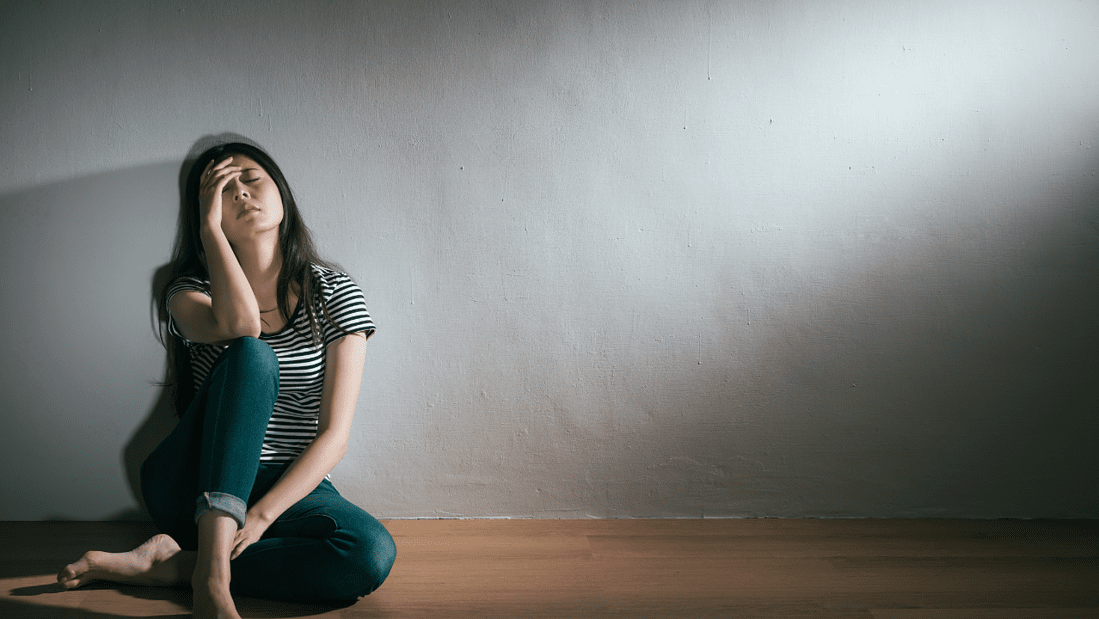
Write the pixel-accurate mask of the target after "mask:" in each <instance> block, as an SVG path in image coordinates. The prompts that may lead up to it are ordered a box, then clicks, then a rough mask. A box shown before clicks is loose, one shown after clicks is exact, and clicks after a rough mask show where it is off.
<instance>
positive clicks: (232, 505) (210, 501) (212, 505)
mask: <svg viewBox="0 0 1099 619" xmlns="http://www.w3.org/2000/svg"><path fill="white" fill-rule="evenodd" d="M211 509H219V510H221V511H223V512H225V513H226V514H229V515H230V516H232V517H233V520H236V521H237V528H238V529H243V528H244V516H245V514H246V513H247V512H248V505H247V504H246V503H245V502H244V501H242V500H240V498H238V497H235V496H233V495H231V494H227V493H225V492H203V493H202V494H200V495H198V498H197V499H195V524H198V519H199V518H201V517H202V515H203V514H205V513H206V512H208V511H210V510H211Z"/></svg>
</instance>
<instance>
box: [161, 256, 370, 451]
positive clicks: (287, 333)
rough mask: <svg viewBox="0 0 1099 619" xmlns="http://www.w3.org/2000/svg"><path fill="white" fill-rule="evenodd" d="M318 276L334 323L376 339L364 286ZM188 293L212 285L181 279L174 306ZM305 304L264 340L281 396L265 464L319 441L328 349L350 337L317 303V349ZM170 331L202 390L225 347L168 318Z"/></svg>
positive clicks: (330, 274) (320, 271)
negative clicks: (275, 364)
mask: <svg viewBox="0 0 1099 619" xmlns="http://www.w3.org/2000/svg"><path fill="white" fill-rule="evenodd" d="M313 272H314V273H316V274H317V276H318V277H319V280H320V281H319V283H320V286H319V291H320V294H321V295H322V296H323V298H324V299H325V300H326V302H327V304H328V314H329V316H331V317H332V320H333V321H335V323H336V324H338V325H339V326H340V327H343V329H344V330H345V331H347V332H349V333H356V332H363V333H364V334H365V335H366V337H367V338H369V337H370V336H371V335H373V333H374V322H373V321H372V320H371V319H370V314H369V313H368V312H367V311H366V299H365V298H364V297H363V292H362V289H361V288H359V286H358V284H356V283H355V282H353V281H352V280H351V278H350V277H348V276H347V275H346V274H344V273H340V272H339V271H333V270H332V269H328V268H325V267H321V266H318V265H313ZM184 290H198V291H199V292H202V293H204V294H206V295H209V294H210V281H209V280H204V279H200V278H197V277H181V278H179V279H177V280H176V281H175V282H173V283H172V285H171V286H170V287H169V288H168V294H167V299H168V304H169V306H170V304H171V301H172V296H173V295H175V294H176V293H178V292H182V291H184ZM303 301H304V300H299V301H298V305H297V307H296V308H295V309H294V313H293V315H292V316H291V317H290V320H289V321H287V323H286V326H285V327H283V328H282V330H280V331H278V332H277V333H271V334H267V333H263V334H261V335H260V338H259V339H260V340H262V341H264V342H267V344H268V345H270V346H271V348H272V350H274V351H275V355H276V356H277V357H278V359H279V397H278V399H277V400H276V401H275V410H274V412H273V413H272V415H271V421H270V422H269V423H268V424H267V434H266V435H265V436H264V438H263V450H262V451H261V452H260V461H261V462H269V463H275V462H290V461H292V460H294V459H295V458H297V457H298V456H299V455H300V454H301V452H302V451H303V450H304V449H305V448H306V446H308V445H309V443H311V442H312V441H313V439H314V438H316V436H317V419H318V417H319V415H320V406H321V393H322V392H323V390H324V369H325V350H326V348H327V346H328V345H329V344H331V343H332V342H334V341H336V340H338V339H340V338H341V337H343V336H344V335H345V333H344V331H341V330H340V329H338V328H337V327H336V326H335V325H333V324H332V323H331V322H329V321H328V320H327V319H326V318H325V316H324V313H323V312H322V311H321V308H320V304H319V303H317V304H316V310H317V319H318V321H319V323H320V324H319V326H320V335H321V345H320V346H314V345H313V341H312V338H311V336H310V331H309V316H308V315H307V314H306V312H305V311H304V309H303V308H302V302H303ZM168 331H169V333H171V334H172V335H174V336H176V337H179V338H181V339H182V340H183V341H184V342H185V343H186V344H187V347H188V349H189V351H190V354H191V369H192V372H193V374H194V380H195V390H196V391H197V390H198V388H199V386H201V385H202V381H204V380H205V379H206V375H207V374H209V372H210V368H211V367H213V365H214V362H215V361H216V360H217V358H218V356H219V355H220V354H221V352H222V351H223V350H225V347H224V346H216V345H213V344H202V343H199V342H192V341H189V340H187V339H186V338H184V337H183V335H182V334H180V332H179V328H178V327H177V326H176V324H175V320H174V319H173V318H172V317H171V316H169V318H168Z"/></svg>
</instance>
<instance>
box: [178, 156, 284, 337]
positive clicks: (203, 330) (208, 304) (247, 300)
mask: <svg viewBox="0 0 1099 619" xmlns="http://www.w3.org/2000/svg"><path fill="white" fill-rule="evenodd" d="M230 161H231V158H229V159H225V160H223V161H221V162H219V163H218V164H217V165H214V162H212V161H211V162H210V164H209V165H207V166H206V171H205V172H204V173H203V176H202V179H203V180H202V185H201V187H200V189H199V207H200V210H201V213H200V222H199V226H200V228H199V237H200V238H201V239H202V248H203V250H205V252H206V270H207V271H208V272H209V274H210V296H206V295H205V294H202V293H201V292H197V291H183V292H180V293H178V294H176V295H175V296H173V297H172V303H171V308H170V309H171V312H172V317H173V318H174V319H175V321H176V325H177V326H178V327H179V331H180V333H182V334H183V337H185V338H187V339H188V340H191V341H192V342H203V343H206V344H228V343H229V342H231V341H232V340H235V339H237V338H240V337H244V336H246V335H248V336H252V337H259V335H260V330H261V328H262V323H261V322H260V311H259V305H258V304H257V302H256V295H255V293H254V292H253V291H252V286H251V284H249V283H248V278H247V277H246V276H245V275H244V270H243V269H241V266H240V261H239V260H237V256H236V254H235V253H233V248H232V247H231V246H230V245H229V240H228V239H227V238H226V237H225V232H224V231H223V230H222V229H221V219H222V203H221V196H222V192H223V191H224V189H225V185H226V184H227V183H228V182H229V181H230V180H231V179H233V178H236V177H238V176H240V171H241V169H240V167H239V166H231V165H229V162H230Z"/></svg>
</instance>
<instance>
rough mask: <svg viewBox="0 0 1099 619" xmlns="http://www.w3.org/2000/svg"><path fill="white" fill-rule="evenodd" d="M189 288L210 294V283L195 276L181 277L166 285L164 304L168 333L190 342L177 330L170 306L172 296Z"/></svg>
mask: <svg viewBox="0 0 1099 619" xmlns="http://www.w3.org/2000/svg"><path fill="white" fill-rule="evenodd" d="M189 290H196V291H198V292H201V293H202V294H204V295H206V296H210V283H209V282H207V281H205V280H202V279H199V278H197V277H181V278H179V279H177V280H175V281H174V282H172V285H170V286H168V290H167V292H166V293H165V295H164V299H165V300H164V305H165V306H167V308H168V333H171V334H172V335H174V336H176V337H178V338H179V339H181V340H183V341H184V342H187V343H191V341H190V340H188V339H187V338H185V337H183V334H182V333H180V332H179V327H178V326H176V320H175V317H173V316H172V310H171V307H172V297H174V296H176V295H177V294H179V293H181V292H186V291H189Z"/></svg>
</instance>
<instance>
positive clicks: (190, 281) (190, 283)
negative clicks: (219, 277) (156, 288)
mask: <svg viewBox="0 0 1099 619" xmlns="http://www.w3.org/2000/svg"><path fill="white" fill-rule="evenodd" d="M184 290H198V291H200V292H204V293H206V294H210V280H209V279H207V278H203V277H199V276H197V275H181V276H180V277H177V278H175V279H173V280H172V281H171V282H170V283H169V284H168V287H167V288H166V289H165V291H164V292H165V294H164V298H165V299H171V298H172V295H174V294H176V293H177V292H182V291H184Z"/></svg>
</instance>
